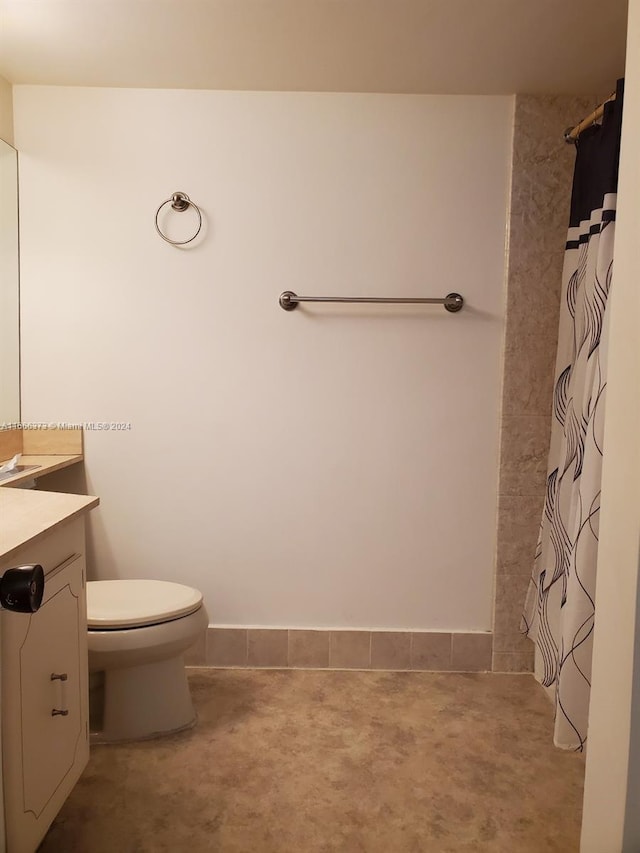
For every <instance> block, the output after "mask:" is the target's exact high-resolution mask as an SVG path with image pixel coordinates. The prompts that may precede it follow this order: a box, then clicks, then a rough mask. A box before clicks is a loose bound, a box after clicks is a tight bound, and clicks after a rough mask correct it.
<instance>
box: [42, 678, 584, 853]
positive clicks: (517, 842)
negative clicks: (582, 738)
mask: <svg viewBox="0 0 640 853" xmlns="http://www.w3.org/2000/svg"><path fill="white" fill-rule="evenodd" d="M190 673H191V675H190V680H191V685H192V689H193V694H194V699H195V703H196V706H197V709H198V715H199V724H198V726H197V727H196V728H194V729H192V730H191V731H188V732H184V733H182V734H179V735H173V736H170V737H165V738H161V739H157V740H153V741H146V742H139V743H132V744H126V745H120V746H102V747H95V748H94V749H93V750H92V757H91V761H90V763H89V766H88V767H87V769H86V771H85V773H84V775H83V777H82V779H81V780H80V782H79V783H78V785H77V786H76V788H75V790H74V791H73V793H72V794H71V797H70V798H69V800H68V801H67V803H66V805H65V806H64V808H63V809H62V812H61V813H60V815H59V816H58V818H57V820H56V821H55V823H54V824H53V826H52V827H51V829H50V831H49V833H48V835H47V837H46V838H45V840H44V841H43V843H42V845H41V848H40V850H41V853H115V851H117V853H161V851H162V853H164V851H167V853H168V851H171V853H182V851H185V853H201V851H203V853H204V851H221V853H328V852H329V851H340V853H359V851H366V853H425V852H426V853H449V851H450V853H464V851H491V853H502V851H504V853H528V851H531V853H549V851H561V853H572V851H577V850H578V845H579V831H580V812H581V802H582V783H583V774H584V762H583V759H582V757H581V756H580V755H577V754H575V753H567V752H563V751H561V750H558V749H555V748H554V747H553V745H552V740H551V738H552V709H551V706H550V704H549V702H548V700H547V699H546V698H545V697H544V696H543V694H542V690H541V688H540V687H539V686H538V685H537V684H536V682H535V681H534V680H533V678H532V677H531V676H529V675H493V674H489V673H487V674H484V673H483V674H459V673H427V672H395V673H391V672H339V671H304V670H288V671H282V670H246V669H244V670H211V669H209V670H207V669H192V670H190Z"/></svg>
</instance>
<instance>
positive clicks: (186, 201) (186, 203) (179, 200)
mask: <svg viewBox="0 0 640 853" xmlns="http://www.w3.org/2000/svg"><path fill="white" fill-rule="evenodd" d="M165 204H170V205H171V207H172V208H173V210H177V211H178V213H183V212H184V211H185V210H187V209H188V208H189V207H193V208H194V210H195V211H196V213H197V214H198V229H197V231H196V233H195V234H194V235H193V237H189V239H188V240H171V239H170V238H169V237H167V235H166V234H163V233H162V231H161V230H160V226H159V225H158V216H159V215H160V211H161V210H162V208H163V207H164V206H165ZM201 228H202V213H201V212H200V208H199V207H198V205H197V204H196V203H195V202H194V201H191V199H190V198H189V196H188V195H187V194H186V193H180V192H177V193H173V195H172V196H171V198H168V199H167V200H166V201H163V202H162V204H161V205H160V207H159V208H158V209H157V210H156V231H157V232H158V234H159V235H160V236H161V237H162V239H163V240H166V241H167V243H171V245H172V246H184V245H185V244H186V243H191V241H192V240H195V239H196V237H197V236H198V234H199V233H200V229H201Z"/></svg>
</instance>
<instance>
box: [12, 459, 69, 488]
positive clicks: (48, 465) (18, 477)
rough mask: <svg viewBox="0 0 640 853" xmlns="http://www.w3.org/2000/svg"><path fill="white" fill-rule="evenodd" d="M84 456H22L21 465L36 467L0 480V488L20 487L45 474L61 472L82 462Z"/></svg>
mask: <svg viewBox="0 0 640 853" xmlns="http://www.w3.org/2000/svg"><path fill="white" fill-rule="evenodd" d="M82 460H83V456H82V454H81V453H80V454H72V455H68V456H62V455H59V454H57V455H52V454H51V455H47V456H29V455H22V456H21V457H20V461H19V464H20V465H35V466H37V467H35V468H31V469H30V470H28V471H19V472H18V473H17V474H14V475H13V477H6V478H5V479H2V480H0V488H4V487H5V486H18V485H19V484H20V483H24V482H25V481H26V480H33V479H35V478H38V477H43V476H44V475H45V474H51V473H53V471H59V470H60V469H61V468H67V467H68V466H69V465H75V464H76V462H82Z"/></svg>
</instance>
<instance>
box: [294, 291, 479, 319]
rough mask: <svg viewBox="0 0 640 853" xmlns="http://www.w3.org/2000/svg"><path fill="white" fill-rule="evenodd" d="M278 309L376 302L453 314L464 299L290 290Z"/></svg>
mask: <svg viewBox="0 0 640 853" xmlns="http://www.w3.org/2000/svg"><path fill="white" fill-rule="evenodd" d="M279 301H280V307H281V308H284V310H285V311H293V310H294V308H297V307H298V305H299V303H300V302H376V303H384V304H385V305H386V304H388V305H407V304H421V305H444V307H445V309H446V310H447V311H450V312H451V313H452V314H455V313H456V312H457V311H460V309H461V308H462V306H463V305H464V299H463V298H462V296H460V294H459V293H447V295H446V296H445V297H443V298H440V299H418V298H415V299H414V298H413V297H409V298H406V299H404V298H401V297H398V298H393V297H386V296H298V294H297V293H294V292H293V291H292V290H285V291H284V293H281V294H280V300H279Z"/></svg>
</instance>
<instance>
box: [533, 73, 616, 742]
mask: <svg viewBox="0 0 640 853" xmlns="http://www.w3.org/2000/svg"><path fill="white" fill-rule="evenodd" d="M622 98H623V81H619V82H618V86H617V89H616V100H615V101H611V102H609V103H608V104H606V105H605V110H604V116H603V120H602V124H601V125H599V126H593V127H590V128H589V129H587V130H585V131H583V132H582V133H581V135H580V138H579V140H578V142H577V144H576V163H575V172H574V178H573V191H572V197H571V216H570V222H569V231H568V235H567V243H566V250H565V259H564V269H563V275H562V291H561V303H560V326H559V333H558V353H557V358H556V372H555V388H554V395H553V411H552V428H551V446H550V451H549V464H548V468H547V488H546V496H545V502H544V509H543V514H542V523H541V526H540V535H539V538H538V546H537V549H536V554H535V560H534V567H533V573H532V577H531V582H530V584H529V590H528V593H527V599H526V603H525V608H524V614H523V619H522V629H523V631H524V632H525V633H526V634H527V635H528V636H529V637H530V638H531V639H532V640H533V641H534V643H535V644H536V646H537V650H538V652H537V654H536V661H537V663H536V677H537V678H538V680H539V681H540V682H541V683H542V684H543V685H545V686H546V687H549V688H553V689H554V694H555V711H556V713H555V731H554V743H555V744H556V746H560V747H564V748H567V749H575V750H580V751H582V750H583V749H584V747H585V744H586V740H587V723H588V715H589V691H590V685H591V650H592V642H593V625H594V615H595V580H596V561H597V552H598V521H599V510H600V476H601V469H602V452H603V446H602V436H603V425H604V404H605V388H606V383H607V325H608V324H607V310H606V308H607V297H608V294H609V288H610V284H611V270H612V264H613V235H614V229H615V218H616V188H617V182H618V158H619V150H620V129H621V123H622ZM606 568H607V567H606V566H601V567H600V569H599V570H600V571H606Z"/></svg>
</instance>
